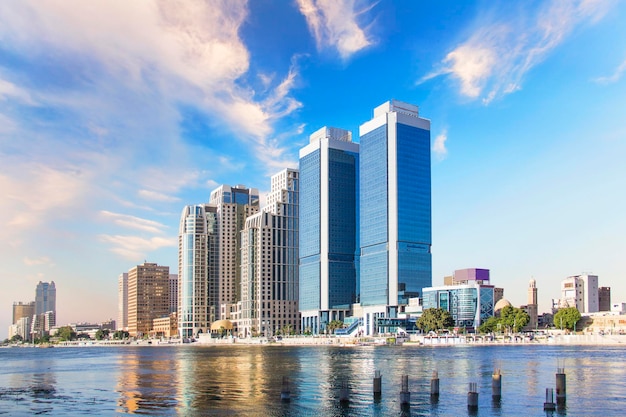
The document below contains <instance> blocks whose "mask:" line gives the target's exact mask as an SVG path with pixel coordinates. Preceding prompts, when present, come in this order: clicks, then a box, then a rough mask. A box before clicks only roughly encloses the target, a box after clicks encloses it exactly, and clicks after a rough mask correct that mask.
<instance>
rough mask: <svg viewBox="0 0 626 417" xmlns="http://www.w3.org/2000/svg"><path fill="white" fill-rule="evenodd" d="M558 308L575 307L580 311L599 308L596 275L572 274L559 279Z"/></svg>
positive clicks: (584, 311) (590, 311)
mask: <svg viewBox="0 0 626 417" xmlns="http://www.w3.org/2000/svg"><path fill="white" fill-rule="evenodd" d="M558 307H559V308H565V307H576V308H577V309H578V311H580V312H581V313H595V312H596V311H599V310H600V306H599V298H598V276H597V275H588V274H584V275H574V276H571V277H567V278H565V279H564V280H563V281H561V299H560V300H559V304H558Z"/></svg>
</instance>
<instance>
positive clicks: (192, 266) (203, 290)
mask: <svg viewBox="0 0 626 417" xmlns="http://www.w3.org/2000/svg"><path fill="white" fill-rule="evenodd" d="M218 256H219V252H218V226H217V209H216V207H214V206H210V205H207V204H196V205H191V206H186V207H185V208H184V209H183V212H182V214H181V217H180V226H179V235H178V333H179V335H180V337H181V338H183V339H189V338H193V337H196V336H197V335H198V334H199V333H210V332H211V322H213V321H215V320H217V319H218V318H219V303H218V300H219V285H218V268H219V263H218Z"/></svg>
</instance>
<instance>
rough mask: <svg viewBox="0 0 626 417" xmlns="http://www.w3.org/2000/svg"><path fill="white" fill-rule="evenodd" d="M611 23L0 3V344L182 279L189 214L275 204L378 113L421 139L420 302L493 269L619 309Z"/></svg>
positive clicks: (398, 5)
mask: <svg viewBox="0 0 626 417" xmlns="http://www.w3.org/2000/svg"><path fill="white" fill-rule="evenodd" d="M625 21H626V3H624V2H619V1H610V0H571V1H567V0H562V1H549V0H545V1H543V0H542V1H525V2H510V1H506V0H501V1H499V0H489V1H482V0H481V1H463V2H457V1H434V0H424V1H391V0H379V1H361V0H344V1H338V0H285V1H277V0H276V1H272V0H258V1H249V2H246V1H235V0H232V1H231V0H223V1H219V0H214V1H213V0H212V1H149V0H145V1H136V2H126V1H121V0H119V1H118V0H114V1H98V0H94V1H89V2H85V1H79V0H59V1H53V0H22V1H19V2H2V4H1V5H0V190H1V194H0V195H1V197H0V222H1V232H0V260H1V264H2V273H1V275H0V277H1V280H2V291H0V337H1V338H4V337H6V335H7V334H8V326H9V325H10V324H11V320H12V304H13V302H16V301H23V302H28V301H33V300H34V298H35V287H36V285H37V283H38V282H39V281H54V282H55V284H56V288H57V323H58V324H59V325H63V324H67V323H72V322H101V321H104V320H107V319H109V318H114V319H115V318H116V317H117V301H118V300H117V279H118V276H119V275H120V274H121V273H122V272H126V271H128V270H129V269H130V268H132V267H133V266H135V265H137V264H141V263H143V262H144V261H148V262H157V263H159V264H160V265H168V266H169V267H170V270H171V272H172V273H175V272H176V271H177V235H178V223H179V220H180V214H181V211H182V209H183V207H184V206H185V205H188V204H196V203H202V202H207V201H208V199H209V194H210V192H211V191H212V190H213V189H214V188H216V187H217V186H218V185H220V184H229V185H236V184H245V185H246V186H248V187H254V188H258V189H259V190H260V192H261V194H262V195H264V194H266V193H267V192H268V191H269V187H270V183H269V179H270V176H271V175H272V174H275V173H277V172H279V171H280V170H282V169H283V168H286V167H297V164H298V151H299V149H300V148H302V147H303V146H304V145H306V144H307V143H308V136H309V135H310V134H311V133H313V132H314V131H316V130H317V129H319V128H320V127H323V126H333V127H339V128H344V129H349V130H351V131H352V132H353V138H354V140H355V141H358V128H359V126H360V125H361V124H362V123H364V122H366V121H368V120H369V119H371V117H372V115H373V109H374V107H376V106H378V105H380V104H382V103H384V102H385V101H387V100H390V99H397V100H401V101H405V102H408V103H412V104H416V105H418V106H419V109H420V116H421V117H424V118H427V119H430V120H431V140H432V209H433V215H432V220H433V246H432V253H433V284H434V285H441V284H442V283H443V277H444V276H446V275H450V274H451V273H452V272H453V271H454V270H456V269H461V268H472V267H476V268H487V269H490V270H491V281H492V283H493V284H495V285H497V286H501V287H504V289H505V293H504V295H505V298H507V299H509V300H510V301H511V302H512V303H513V304H514V305H521V304H526V300H527V299H526V296H527V288H528V281H529V280H530V279H531V278H534V279H535V280H536V281H537V286H538V288H539V311H540V312H544V311H548V310H549V308H550V299H552V298H558V297H559V296H560V282H561V280H562V279H564V278H566V277H567V276H570V275H577V274H581V273H593V274H596V275H598V276H599V280H600V285H602V286H610V287H611V290H612V301H613V302H622V301H625V302H626V283H624V277H623V273H624V272H623V271H624V270H625V268H624V267H625V266H626V265H625V262H626V261H625V260H626V238H625V236H626V215H625V214H624V207H626V164H624V161H623V160H624V157H626V123H625V120H626V25H624V24H623V22H625Z"/></svg>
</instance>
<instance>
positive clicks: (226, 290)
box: [209, 185, 259, 318]
mask: <svg viewBox="0 0 626 417" xmlns="http://www.w3.org/2000/svg"><path fill="white" fill-rule="evenodd" d="M209 204H210V205H212V206H214V207H215V208H216V213H217V227H218V245H217V247H218V257H217V260H218V263H219V266H218V269H217V273H218V277H217V281H218V285H219V299H218V303H219V304H218V305H219V306H221V305H222V304H237V302H238V301H240V300H241V268H240V266H241V231H242V230H243V229H244V226H245V223H246V219H247V218H248V217H249V216H252V215H253V214H256V213H258V212H259V191H258V190H257V189H256V188H246V187H245V186H244V185H237V186H235V187H231V186H229V185H222V186H220V187H218V188H217V189H215V190H214V191H213V192H211V197H210V200H209ZM217 311H218V312H219V311H220V309H219V308H218V309H217ZM220 318H225V317H220Z"/></svg>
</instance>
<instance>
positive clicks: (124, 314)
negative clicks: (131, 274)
mask: <svg viewBox="0 0 626 417" xmlns="http://www.w3.org/2000/svg"><path fill="white" fill-rule="evenodd" d="M117 330H123V331H128V272H123V273H121V274H120V276H119V277H118V278H117Z"/></svg>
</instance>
